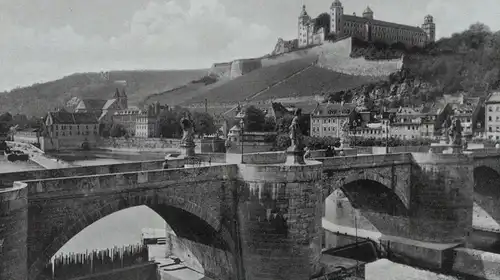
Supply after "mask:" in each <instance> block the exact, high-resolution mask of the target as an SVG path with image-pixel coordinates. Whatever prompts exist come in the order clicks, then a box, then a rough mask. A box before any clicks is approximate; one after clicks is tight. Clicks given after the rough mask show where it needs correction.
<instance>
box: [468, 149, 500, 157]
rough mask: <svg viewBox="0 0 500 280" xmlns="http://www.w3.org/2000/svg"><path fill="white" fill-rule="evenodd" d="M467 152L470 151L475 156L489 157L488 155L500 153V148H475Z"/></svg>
mask: <svg viewBox="0 0 500 280" xmlns="http://www.w3.org/2000/svg"><path fill="white" fill-rule="evenodd" d="M465 152H469V153H470V154H472V156H474V157H487V156H499V155H500V149H496V148H482V149H473V150H466V151H465Z"/></svg>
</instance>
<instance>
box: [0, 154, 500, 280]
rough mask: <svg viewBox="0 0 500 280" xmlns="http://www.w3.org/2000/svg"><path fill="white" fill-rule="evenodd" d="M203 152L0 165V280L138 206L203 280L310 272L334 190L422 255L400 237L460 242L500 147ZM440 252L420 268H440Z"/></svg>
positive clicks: (33, 273)
mask: <svg viewBox="0 0 500 280" xmlns="http://www.w3.org/2000/svg"><path fill="white" fill-rule="evenodd" d="M199 156H200V157H201V158H202V159H204V161H208V158H209V157H210V162H211V165H208V164H204V165H202V166H196V167H195V166H189V165H187V166H185V164H186V161H185V160H183V159H179V160H178V161H171V167H172V168H171V169H168V170H163V169H161V162H159V161H158V162H147V163H129V164H121V165H120V164H118V165H112V166H96V167H78V168H65V169H59V170H43V171H35V172H38V173H35V172H19V173H11V174H5V176H4V174H2V175H1V176H0V183H1V184H2V187H0V207H1V208H0V209H1V212H0V225H1V228H0V241H1V242H0V244H2V243H3V244H2V245H1V246H2V247H1V249H2V251H1V253H0V279H15V280H17V279H23V280H26V279H30V280H32V279H33V280H34V279H40V272H41V270H42V269H43V268H44V266H45V265H46V264H47V263H48V261H49V260H50V258H51V257H52V256H53V255H54V253H56V252H57V251H58V250H59V249H60V248H61V247H62V246H63V245H64V244H65V243H66V242H67V241H68V240H70V239H71V238H72V237H74V236H75V235H76V234H77V233H79V232H80V231H82V230H83V229H84V228H86V227H87V226H89V225H91V224H92V223H94V222H95V221H97V220H99V219H101V218H102V217H105V216H107V215H109V214H112V213H114V212H117V211H120V210H122V209H125V208H128V207H133V206H138V205H146V206H148V207H150V208H151V209H153V210H154V211H156V212H157V213H158V214H159V215H160V216H162V217H163V218H164V219H165V221H166V222H167V223H168V224H169V226H170V227H171V228H172V229H173V230H174V232H175V233H176V235H177V237H178V238H179V240H180V241H181V242H182V243H183V245H184V246H185V247H186V248H187V249H188V250H189V252H191V253H192V254H193V255H194V256H195V257H196V259H197V260H198V262H199V265H200V266H201V268H202V269H203V270H204V272H205V274H206V275H207V276H208V277H210V278H214V279H248V280H250V279H251V280H253V279H276V280H278V279H287V280H288V279H310V278H311V277H312V276H313V275H316V274H318V273H320V272H321V271H320V268H321V264H320V263H319V260H320V254H321V234H322V230H321V219H322V217H323V214H324V211H325V210H324V205H325V204H324V202H325V199H326V198H327V197H328V196H329V195H331V194H332V193H333V192H335V191H336V190H337V189H341V190H343V192H344V193H345V194H346V195H347V197H348V198H349V200H350V201H351V202H352V204H353V205H354V206H355V207H356V208H358V209H360V210H361V211H362V212H363V214H364V215H365V217H367V219H369V220H370V221H371V222H372V223H373V224H374V225H375V226H376V227H377V229H379V230H380V231H381V232H382V233H384V235H386V236H390V237H394V238H392V239H391V241H392V242H393V244H394V243H395V244H396V247H397V248H399V249H400V253H401V254H403V255H404V254H407V255H408V256H409V258H410V259H411V258H413V259H415V258H416V259H418V258H422V256H421V255H419V254H420V253H419V252H420V251H419V248H420V247H419V246H418V245H413V247H412V248H409V247H408V246H407V245H405V244H404V242H399V241H398V240H402V239H405V240H413V241H415V242H417V243H416V244H421V243H422V242H426V243H432V244H436V246H437V247H439V246H441V247H443V246H444V247H446V246H448V245H449V246H459V245H463V244H466V243H467V236H468V235H469V233H470V231H471V230H472V216H473V215H472V213H473V199H472V198H473V194H474V184H475V183H474V182H475V181H476V185H480V186H481V191H482V188H483V186H484V188H485V189H491V188H492V184H494V183H493V181H492V180H486V181H484V182H483V181H481V180H483V178H481V179H478V178H476V177H477V176H479V175H478V174H482V173H479V172H482V171H481V170H487V172H489V173H488V174H494V175H495V176H498V172H499V171H500V166H499V164H500V162H499V161H500V154H495V153H489V152H483V153H477V154H428V153H411V154H410V153H405V154H389V155H367V156H350V157H337V158H317V159H314V160H309V161H307V162H306V165H296V164H293V163H292V162H291V161H290V159H288V158H287V157H286V154H285V153H282V152H273V153H259V154H245V155H244V157H243V162H245V163H244V164H241V163H240V162H239V161H238V162H235V161H234V160H233V159H232V158H229V157H228V158H227V159H226V158H225V156H224V155H199ZM484 172H486V171H484ZM93 174H95V175H93ZM491 176H493V175H491ZM35 178H36V179H35ZM492 178H493V177H492ZM494 178H496V177H494ZM474 179H476V180H474ZM15 180H18V181H15ZM14 181H15V182H14ZM478 182H480V184H479V183H478ZM477 188H478V187H476V189H477ZM482 195H483V196H488V195H490V194H489V193H486V192H482ZM490 206H491V207H492V209H489V208H488V209H487V210H488V211H490V212H492V213H493V214H492V216H495V213H496V209H495V208H494V207H493V205H492V204H491V205H490ZM499 208H500V207H499ZM495 217H496V216H495ZM397 238H399V239H397ZM398 242H399V243H401V244H402V245H400V246H399V247H398V246H397V244H398ZM418 242H420V243H418ZM450 244H452V245H450ZM436 252H437V253H441V251H440V250H436ZM437 255H438V257H436V258H433V259H430V260H427V263H426V265H428V266H429V267H432V268H435V267H440V266H442V265H443V264H442V260H441V259H442V258H441V255H439V254H437Z"/></svg>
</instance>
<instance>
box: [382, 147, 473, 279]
mask: <svg viewBox="0 0 500 280" xmlns="http://www.w3.org/2000/svg"><path fill="white" fill-rule="evenodd" d="M413 160H414V163H415V164H414V165H413V166H412V173H411V182H412V183H411V201H410V209H409V210H410V213H409V214H410V215H409V216H410V217H409V229H408V232H407V233H408V235H407V236H404V235H402V236H399V237H382V238H381V239H382V243H383V244H384V243H385V245H386V246H388V247H390V251H391V252H393V253H394V255H399V256H400V258H401V260H403V261H404V262H405V263H407V264H410V265H418V266H421V267H427V268H431V269H443V270H449V269H451V267H450V265H451V264H452V261H453V255H452V254H453V249H454V248H455V247H457V246H463V245H466V244H467V240H468V238H469V235H470V234H471V232H472V211H473V188H474V181H473V161H472V158H470V157H468V156H466V155H463V154H426V153H414V154H413ZM400 237H404V238H400ZM394 255H393V256H394ZM396 258H397V257H396Z"/></svg>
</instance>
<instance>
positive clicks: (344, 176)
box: [323, 170, 410, 210]
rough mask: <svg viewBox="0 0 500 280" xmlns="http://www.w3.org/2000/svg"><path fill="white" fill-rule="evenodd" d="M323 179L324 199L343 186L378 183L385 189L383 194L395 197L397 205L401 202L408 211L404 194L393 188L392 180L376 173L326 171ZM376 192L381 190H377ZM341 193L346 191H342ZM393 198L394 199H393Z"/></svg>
mask: <svg viewBox="0 0 500 280" xmlns="http://www.w3.org/2000/svg"><path fill="white" fill-rule="evenodd" d="M324 177H325V178H326V179H325V187H326V188H324V193H323V196H324V199H326V198H327V197H328V196H329V195H330V194H332V193H333V191H335V190H336V189H341V188H345V186H346V185H347V186H348V185H349V184H351V183H353V182H357V181H363V182H365V184H368V182H372V183H378V185H379V186H383V187H385V189H384V193H391V194H395V195H396V196H397V201H398V203H399V202H401V203H402V204H403V206H404V208H405V209H407V210H409V208H410V206H409V205H410V202H409V198H408V197H407V194H406V192H405V191H404V190H403V189H401V188H398V187H397V186H394V187H393V178H391V177H390V176H387V175H382V174H379V173H378V172H366V171H349V172H347V173H341V172H332V171H331V170H327V171H326V172H325V174H324ZM377 190H378V191H380V190H381V189H380V188H378V189H377ZM343 191H348V190H345V189H343ZM393 198H394V197H393Z"/></svg>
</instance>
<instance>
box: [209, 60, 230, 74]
mask: <svg viewBox="0 0 500 280" xmlns="http://www.w3.org/2000/svg"><path fill="white" fill-rule="evenodd" d="M231 64H232V62H224V63H214V64H213V65H212V68H210V71H209V75H216V76H218V77H229V76H230V75H231Z"/></svg>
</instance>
